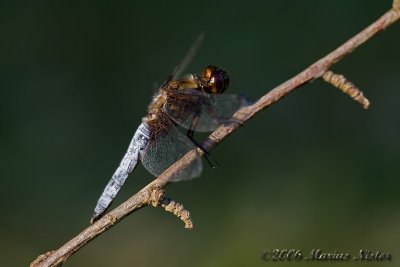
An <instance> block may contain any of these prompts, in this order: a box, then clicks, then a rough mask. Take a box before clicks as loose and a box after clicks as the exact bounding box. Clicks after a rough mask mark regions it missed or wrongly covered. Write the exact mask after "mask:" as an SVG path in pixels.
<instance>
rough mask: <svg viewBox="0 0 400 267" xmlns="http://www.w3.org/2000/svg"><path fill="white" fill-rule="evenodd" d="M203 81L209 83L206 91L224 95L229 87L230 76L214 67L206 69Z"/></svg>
mask: <svg viewBox="0 0 400 267" xmlns="http://www.w3.org/2000/svg"><path fill="white" fill-rule="evenodd" d="M203 79H204V81H205V82H206V83H207V87H206V88H205V91H206V92H207V93H209V94H220V93H223V92H224V91H225V90H226V89H227V88H228V85H229V76H228V74H227V73H226V71H224V70H223V69H219V68H217V67H215V66H212V65H210V66H207V67H206V68H205V69H204V71H203Z"/></svg>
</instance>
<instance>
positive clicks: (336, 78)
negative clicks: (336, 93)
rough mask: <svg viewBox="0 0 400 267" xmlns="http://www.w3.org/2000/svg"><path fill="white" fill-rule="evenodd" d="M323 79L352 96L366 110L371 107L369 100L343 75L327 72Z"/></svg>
mask: <svg viewBox="0 0 400 267" xmlns="http://www.w3.org/2000/svg"><path fill="white" fill-rule="evenodd" d="M322 79H323V80H324V81H325V82H327V83H330V84H332V85H333V86H335V87H336V88H338V89H339V90H341V91H342V92H343V93H345V94H346V95H348V96H350V97H351V98H352V99H353V100H354V101H356V102H358V103H360V104H361V105H362V106H363V107H364V108H365V109H368V107H369V100H368V99H367V98H366V97H365V96H364V94H363V92H362V91H361V90H360V89H358V88H357V87H356V86H355V85H354V84H353V83H352V82H350V81H349V80H347V79H346V78H345V77H344V76H343V75H340V74H336V73H334V72H333V71H330V70H328V71H325V72H324V74H323V75H322Z"/></svg>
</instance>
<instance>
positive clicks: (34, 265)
mask: <svg viewBox="0 0 400 267" xmlns="http://www.w3.org/2000/svg"><path fill="white" fill-rule="evenodd" d="M53 253H54V250H52V251H48V252H46V253H45V254H42V255H39V256H38V257H37V258H36V259H35V260H34V261H33V262H32V263H31V264H30V265H29V267H37V266H40V264H41V263H42V262H43V261H44V260H45V259H47V258H48V257H49V256H50V255H51V254H53Z"/></svg>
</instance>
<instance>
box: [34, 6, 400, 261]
mask: <svg viewBox="0 0 400 267" xmlns="http://www.w3.org/2000/svg"><path fill="white" fill-rule="evenodd" d="M399 18H400V0H394V1H393V8H392V9H391V10H389V11H388V12H386V13H385V14H384V15H383V16H382V17H381V18H379V19H378V20H377V21H375V22H374V23H372V24H371V25H370V26H368V27H367V28H365V29H364V30H362V31H361V32H359V33H358V34H357V35H355V36H354V37H353V38H351V39H350V40H348V41H347V42H345V43H344V44H343V45H341V46H340V47H338V48H337V49H336V50H334V51H332V52H331V53H329V54H328V55H326V56H325V57H323V58H322V59H320V60H318V61H317V62H315V63H314V64H312V65H311V66H309V67H308V68H306V69H305V70H304V71H302V72H301V73H299V74H298V75H296V76H294V77H293V78H291V79H289V80H288V81H286V82H284V83H283V84H281V85H279V86H277V87H276V88H274V89H273V90H271V91H269V92H268V93H267V94H266V95H264V96H263V97H261V98H260V99H259V100H258V101H257V102H256V103H254V104H253V105H251V106H248V107H245V108H243V109H241V110H239V111H238V112H236V113H235V115H234V119H235V120H234V121H238V122H240V123H237V124H233V125H228V126H221V127H219V128H218V129H217V130H215V131H214V132H213V133H212V134H211V135H210V136H209V137H208V138H207V139H206V140H205V142H204V144H203V147H204V148H205V149H206V150H210V149H212V148H213V147H215V146H216V145H217V144H218V143H219V142H221V141H222V140H223V139H225V138H226V137H227V136H229V135H230V134H231V133H232V132H233V131H235V130H236V129H237V128H238V127H239V126H240V124H241V123H244V122H246V121H247V120H249V119H250V118H252V117H253V116H254V115H255V114H257V113H258V112H260V111H261V110H263V109H265V108H267V107H268V106H270V105H272V104H273V103H275V102H277V101H278V100H280V99H281V98H282V97H284V96H285V95H287V94H289V93H290V92H292V91H293V90H295V89H297V88H299V87H300V86H302V85H304V84H306V83H308V82H310V81H312V80H315V79H317V78H320V77H321V76H322V75H323V74H324V73H325V72H326V71H327V70H329V68H330V67H331V66H332V65H333V64H334V63H336V62H337V61H339V60H340V59H342V58H343V57H344V56H346V55H347V54H349V53H351V52H352V51H353V50H354V49H356V48H357V47H359V46H360V45H361V44H363V43H364V42H366V41H367V40H369V39H370V38H371V37H373V36H374V35H376V34H377V33H378V32H380V31H382V30H384V29H385V28H386V27H388V26H390V25H391V24H393V23H394V22H396V21H397V20H399ZM201 154H202V151H198V150H197V149H194V150H192V151H189V152H188V153H187V154H186V155H185V156H184V157H182V158H181V159H180V160H178V161H177V162H175V163H174V164H173V165H172V166H171V167H169V168H168V169H167V170H166V171H165V172H164V173H162V174H161V175H160V176H159V177H158V178H157V179H155V180H154V181H152V182H151V183H149V184H148V185H147V186H146V187H144V188H143V189H141V190H140V191H139V192H137V193H136V194H135V195H133V196H132V197H131V198H129V199H128V200H127V201H125V202H124V203H122V204H121V205H119V206H118V207H116V208H115V209H114V210H112V211H110V212H109V213H108V214H107V215H106V216H104V217H103V218H101V219H100V220H98V221H97V222H95V223H94V224H92V225H90V226H89V227H88V228H86V229H85V230H84V231H83V232H81V233H80V234H79V235H77V236H76V237H74V238H73V239H71V240H70V241H68V242H67V243H65V244H64V245H63V246H62V247H60V248H59V249H58V250H55V251H52V252H48V253H46V254H44V255H40V256H39V257H38V258H37V259H36V260H35V261H34V262H32V263H31V267H33V266H35V267H45V266H58V265H60V264H62V263H63V262H64V261H65V260H66V259H67V258H68V257H70V256H71V255H72V254H74V253H75V252H76V251H78V250H79V249H81V248H82V247H83V246H84V245H86V244H87V243H89V242H90V241H92V240H93V239H95V238H96V237H97V236H99V235H101V234H102V233H103V232H104V231H106V230H108V229H110V228H111V227H112V226H113V225H114V224H116V223H118V222H119V221H121V220H122V219H123V218H124V217H126V216H128V215H129V214H131V213H133V212H135V211H136V210H138V209H141V208H143V207H145V206H147V205H154V203H162V199H163V189H164V188H165V187H167V186H168V185H169V182H168V180H169V178H170V177H172V176H174V174H175V173H177V172H179V171H180V170H182V169H183V168H184V167H185V166H187V165H189V164H190V163H191V162H192V161H193V160H194V159H195V158H196V157H197V156H199V155H201Z"/></svg>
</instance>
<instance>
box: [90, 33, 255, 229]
mask: <svg viewBox="0 0 400 267" xmlns="http://www.w3.org/2000/svg"><path fill="white" fill-rule="evenodd" d="M198 43H199V40H198V41H197V42H196V43H195V45H194V46H193V47H192V48H191V50H190V51H189V53H188V55H187V56H186V57H185V58H184V60H183V61H182V63H181V64H180V65H178V67H177V68H176V69H175V70H174V72H173V73H172V74H171V75H170V77H169V78H168V79H167V80H166V81H165V82H164V83H163V84H162V85H161V86H160V88H159V90H158V92H157V93H156V94H155V95H154V97H153V100H152V102H151V103H150V105H149V106H148V110H147V115H146V116H145V117H143V119H142V123H141V124H140V125H139V127H138V128H137V130H136V132H135V134H134V135H133V138H132V141H131V143H130V144H129V147H128V151H127V152H126V154H125V156H124V157H123V158H122V161H121V163H120V165H119V166H118V168H117V170H116V171H115V173H114V174H113V176H112V177H111V179H110V181H109V182H108V184H107V186H106V188H105V189H104V192H103V193H102V195H101V196H100V198H99V200H98V202H97V205H96V207H95V209H94V213H93V217H92V220H91V222H94V221H96V220H97V219H99V218H100V217H101V216H102V215H103V214H104V212H105V211H106V209H107V208H108V207H109V205H110V204H111V202H112V200H113V199H114V198H115V196H116V195H117V193H118V191H119V190H120V189H121V187H122V185H123V184H124V182H125V180H126V178H127V177H128V175H129V173H130V172H131V171H132V170H133V169H134V168H135V166H136V165H137V163H138V162H139V161H141V162H142V164H143V166H144V167H145V168H146V169H147V170H148V171H149V172H150V173H151V174H152V175H154V176H156V177H157V176H159V175H160V174H161V173H162V172H163V171H164V170H166V169H167V168H168V167H169V166H170V165H172V164H173V163H174V162H176V161H177V160H178V159H180V158H181V157H182V156H184V155H185V154H186V153H187V152H188V151H190V150H192V149H193V148H195V147H198V148H200V149H201V150H203V151H204V152H205V155H206V156H207V154H208V153H207V151H205V150H204V149H203V148H202V147H201V146H200V145H199V144H198V143H196V141H195V140H194V139H193V133H194V132H195V131H196V132H209V131H213V130H215V129H216V128H217V127H219V126H220V125H222V124H226V123H230V122H232V119H231V117H232V115H233V114H234V113H235V112H236V111H237V110H238V109H240V108H241V107H243V106H246V105H248V101H247V99H246V98H245V97H243V96H241V95H227V94H222V93H223V92H224V91H225V90H226V89H227V88H228V85H229V76H228V74H227V72H226V71H225V70H223V69H220V68H217V67H216V66H212V65H210V66H207V67H206V68H205V69H204V70H203V72H202V74H201V75H198V74H189V75H186V76H184V77H183V78H177V76H178V74H179V73H180V72H181V71H182V69H183V68H184V67H185V65H186V64H187V63H188V61H190V58H191V57H192V56H193V53H194V51H195V50H196V46H198ZM177 125H180V126H181V127H183V128H185V129H187V134H186V136H185V135H184V134H182V133H181V132H180V131H179V130H178V128H177ZM206 159H207V158H206ZM201 171H202V162H201V159H200V158H199V157H198V158H197V159H196V160H194V161H193V162H192V163H191V164H190V165H189V166H187V167H186V168H185V169H183V170H182V171H180V172H179V174H177V175H176V176H175V177H173V178H172V179H171V181H181V180H187V179H192V178H194V177H196V176H199V175H200V173H201Z"/></svg>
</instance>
